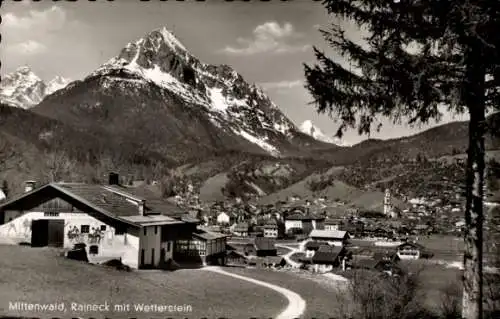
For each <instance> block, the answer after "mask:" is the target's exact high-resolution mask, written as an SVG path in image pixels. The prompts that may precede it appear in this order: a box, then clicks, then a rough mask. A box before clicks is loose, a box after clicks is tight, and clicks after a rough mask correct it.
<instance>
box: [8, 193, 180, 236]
mask: <svg viewBox="0 0 500 319" xmlns="http://www.w3.org/2000/svg"><path fill="white" fill-rule="evenodd" d="M130 190H131V189H129V188H125V187H121V186H108V185H97V184H84V183H51V184H47V185H44V186H42V187H39V188H36V189H34V190H32V191H30V192H27V193H24V194H22V195H20V196H18V197H17V198H14V199H12V200H10V201H7V202H6V203H3V204H1V205H0V211H5V210H9V209H12V210H31V209H34V208H36V207H38V206H40V205H41V204H43V203H44V202H46V201H47V200H51V199H53V198H61V199H62V200H64V201H67V202H70V204H71V205H73V206H75V207H76V208H77V209H79V210H82V211H86V212H89V213H91V212H95V213H97V215H96V216H94V217H96V218H98V219H99V218H104V219H108V220H109V219H112V220H115V221H119V222H123V223H126V224H128V225H132V226H136V227H141V226H146V225H162V224H169V223H178V222H179V223H182V221H181V216H182V215H180V214H179V212H181V211H180V210H179V209H178V208H177V207H175V206H174V205H172V204H170V203H166V202H165V201H163V200H161V199H159V198H155V197H154V195H152V194H147V193H144V194H143V195H146V196H139V195H140V194H134V192H133V191H131V192H129V191H130ZM139 201H146V202H145V205H146V207H145V209H146V212H147V213H148V214H151V213H156V215H146V216H142V215H140V214H139V207H138V202H139ZM166 215H171V216H166ZM154 216H157V217H154Z"/></svg>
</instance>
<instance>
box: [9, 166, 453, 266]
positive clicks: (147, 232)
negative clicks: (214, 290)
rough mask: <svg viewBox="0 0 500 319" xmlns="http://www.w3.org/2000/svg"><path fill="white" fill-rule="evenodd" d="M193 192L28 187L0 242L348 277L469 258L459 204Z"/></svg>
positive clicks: (111, 184)
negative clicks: (255, 199) (371, 206)
mask: <svg viewBox="0 0 500 319" xmlns="http://www.w3.org/2000/svg"><path fill="white" fill-rule="evenodd" d="M187 193H188V194H185V195H184V196H177V197H176V198H175V199H174V201H168V200H165V199H162V198H160V197H158V196H157V195H156V194H155V193H154V192H153V191H152V190H151V186H150V185H146V184H142V185H140V186H136V187H131V186H123V185H121V184H120V177H119V175H118V174H116V173H110V174H109V180H108V185H98V184H96V185H91V184H83V183H51V184H46V185H36V181H27V182H26V183H25V193H24V194H22V195H20V196H18V197H16V198H12V199H10V198H9V199H4V201H3V202H2V203H0V211H1V212H2V215H1V217H2V221H3V223H2V225H1V226H0V238H1V240H2V243H11V244H28V245H31V246H32V247H44V246H51V247H59V248H63V249H65V251H66V252H65V254H66V256H67V257H69V258H74V259H78V260H83V261H88V262H91V263H108V264H117V265H121V266H120V267H127V268H130V269H151V268H162V269H176V268H182V267H203V266H207V265H219V266H232V267H234V266H237V267H256V268H272V269H283V270H286V269H295V270H296V269H299V270H302V271H306V272H310V273H328V272H335V273H339V274H341V273H342V272H346V271H349V270H350V269H358V268H362V269H369V270H373V271H381V272H385V273H388V274H390V275H393V274H397V273H398V271H399V270H398V266H397V264H398V261H399V260H417V259H426V260H433V259H435V260H436V261H441V259H444V260H446V261H448V262H452V261H454V262H458V261H460V257H461V246H460V244H461V242H460V240H459V239H460V238H459V236H460V233H461V227H462V226H463V221H462V220H461V219H460V215H462V214H460V213H457V212H458V211H460V209H461V208H460V204H459V202H458V201H457V202H456V203H455V204H447V205H445V206H440V203H439V200H431V201H429V200H425V199H423V198H415V199H410V200H409V201H408V203H407V204H406V206H405V207H408V208H405V209H400V208H397V207H395V206H394V205H393V204H392V198H391V192H390V190H389V189H387V190H386V192H385V196H384V197H383V198H380V202H381V204H382V207H383V211H382V212H379V211H367V210H362V209H359V208H356V207H346V205H345V203H343V202H341V201H338V200H330V199H328V198H325V197H322V198H316V199H313V200H309V199H302V198H300V197H298V196H293V197H291V198H289V199H288V201H280V202H278V203H277V204H275V205H272V204H267V205H260V206H258V205H254V204H251V203H248V202H246V203H245V202H242V201H241V200H239V199H236V200H234V201H226V202H216V203H212V204H210V205H204V206H203V204H201V203H200V201H199V200H198V197H197V195H196V194H195V192H194V189H193V187H188V189H187ZM443 211H444V212H448V214H445V213H443ZM433 212H434V213H435V212H439V214H434V215H433V214H432V213H433ZM454 216H455V217H454ZM426 243H428V245H429V247H427V244H426Z"/></svg>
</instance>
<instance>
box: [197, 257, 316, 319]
mask: <svg viewBox="0 0 500 319" xmlns="http://www.w3.org/2000/svg"><path fill="white" fill-rule="evenodd" d="M203 269H204V270H207V271H213V272H216V273H219V274H223V275H226V276H230V277H233V278H238V279H241V280H245V281H248V282H251V283H254V284H256V285H260V286H263V287H266V288H269V289H272V290H274V291H276V292H278V293H280V294H282V295H283V296H285V297H286V299H287V300H288V306H287V307H286V309H285V310H283V311H282V312H281V313H280V314H279V315H278V316H276V319H290V318H299V317H300V316H302V315H303V314H304V311H305V310H306V302H305V300H304V299H303V298H302V297H301V296H300V295H299V294H297V293H295V292H293V291H291V290H288V289H285V288H283V287H280V286H276V285H273V284H270V283H267V282H264V281H260V280H256V279H253V278H249V277H245V276H240V275H237V274H232V273H230V272H227V271H224V270H222V269H220V268H219V267H204V268H203Z"/></svg>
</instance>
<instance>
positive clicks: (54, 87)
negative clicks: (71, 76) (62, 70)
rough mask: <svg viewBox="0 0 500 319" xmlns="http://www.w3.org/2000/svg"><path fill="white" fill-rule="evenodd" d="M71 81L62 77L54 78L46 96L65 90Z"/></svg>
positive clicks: (48, 84) (46, 91)
mask: <svg viewBox="0 0 500 319" xmlns="http://www.w3.org/2000/svg"><path fill="white" fill-rule="evenodd" d="M70 82H71V81H70V80H68V79H66V78H63V77H62V76H56V77H55V78H53V79H52V80H51V81H50V82H49V83H47V86H46V88H45V95H49V94H52V93H54V92H55V91H58V90H61V89H64V88H65V87H66V86H67V85H68V84H69V83H70Z"/></svg>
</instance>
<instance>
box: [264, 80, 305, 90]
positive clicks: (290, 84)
mask: <svg viewBox="0 0 500 319" xmlns="http://www.w3.org/2000/svg"><path fill="white" fill-rule="evenodd" d="M303 85H304V81H303V80H293V81H279V82H264V83H261V84H260V86H262V87H263V88H264V89H267V90H276V89H277V90H283V89H292V88H295V87H298V86H303Z"/></svg>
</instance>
